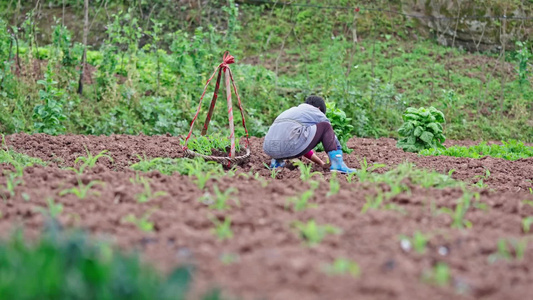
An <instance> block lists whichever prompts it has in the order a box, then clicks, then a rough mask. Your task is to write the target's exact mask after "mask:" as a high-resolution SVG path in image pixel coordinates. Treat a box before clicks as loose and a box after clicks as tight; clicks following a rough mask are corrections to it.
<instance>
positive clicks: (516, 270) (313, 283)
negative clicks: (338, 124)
mask: <svg viewBox="0 0 533 300" xmlns="http://www.w3.org/2000/svg"><path fill="white" fill-rule="evenodd" d="M251 142H252V157H251V158H250V160H249V161H248V162H246V163H245V164H244V165H242V166H240V167H238V168H237V171H236V175H235V176H222V177H218V178H214V179H211V180H209V181H208V182H207V185H206V188H205V189H203V190H201V189H199V188H198V187H197V185H196V184H195V183H194V182H193V181H192V180H191V178H190V177H188V176H184V175H179V174H178V173H174V174H173V175H171V176H167V175H163V174H161V173H159V172H158V171H151V172H148V173H140V174H139V176H143V177H145V178H148V179H149V186H150V188H151V191H152V192H154V193H155V192H157V191H162V192H164V195H161V196H157V197H152V199H149V200H148V201H145V202H142V203H141V202H139V194H141V193H142V192H143V191H144V190H145V188H144V187H143V185H140V184H136V183H135V180H130V179H134V178H135V177H136V176H137V175H136V174H137V173H136V172H135V171H133V170H131V169H130V168H129V166H130V165H131V164H133V163H135V162H137V161H138V160H139V156H140V157H143V156H144V157H147V158H155V157H171V158H179V157H182V155H183V153H182V151H181V149H180V146H179V139H178V138H177V137H167V136H151V137H149V136H142V135H141V136H123V135H116V136H110V137H105V136H101V137H97V136H77V135H66V136H57V137H52V136H47V135H27V134H15V135H10V136H6V143H7V145H8V146H10V147H12V148H13V149H15V150H16V151H19V152H22V153H25V154H27V155H30V156H33V157H38V158H41V159H42V160H44V161H47V162H49V164H48V166H46V167H42V166H33V167H27V168H26V169H25V170H24V176H23V183H22V184H21V185H19V186H17V187H16V188H15V195H14V196H13V197H7V199H6V200H4V201H0V211H1V213H2V217H1V218H0V232H1V233H2V235H3V236H8V235H9V234H10V232H12V230H13V229H14V228H16V227H18V226H21V225H23V226H24V228H25V229H26V231H27V234H28V235H30V236H31V235H35V234H37V233H38V232H39V231H40V230H41V229H42V226H43V223H44V221H45V217H44V215H43V214H42V213H41V212H39V210H38V209H36V208H37V207H42V208H44V209H47V207H48V204H47V199H49V198H53V199H54V200H55V203H61V204H62V205H63V206H64V210H63V212H62V213H61V214H60V215H59V216H58V220H59V221H60V222H61V223H62V224H63V225H65V226H67V227H71V226H72V227H81V228H84V229H86V230H88V231H89V232H91V233H93V234H94V235H95V236H97V237H98V238H102V239H108V240H111V241H113V242H114V243H116V244H117V245H118V246H119V247H121V248H122V249H124V250H127V251H138V252H140V253H141V254H142V256H143V257H144V258H145V259H146V260H147V261H149V262H151V263H153V264H154V265H156V266H157V267H158V268H160V269H161V271H162V272H165V271H169V270H170V269H171V268H173V267H175V266H178V265H180V264H193V265H194V266H195V273H194V275H195V280H194V290H193V292H192V297H193V298H194V297H195V296H194V295H196V294H197V293H199V292H202V291H204V290H206V289H208V288H212V287H219V288H221V289H222V291H223V293H224V295H228V296H231V297H236V298H241V299H299V300H305V299H480V298H483V299H507V300H509V299H530V298H531V297H532V296H531V289H532V288H531V287H532V286H533V250H531V249H530V248H533V243H531V242H530V244H531V247H528V248H526V250H525V252H524V253H523V254H522V253H521V251H520V248H519V245H520V244H527V242H528V241H529V237H530V235H529V234H528V233H527V230H524V228H523V227H524V226H523V224H522V220H523V219H524V218H527V217H529V216H533V206H531V205H530V204H529V203H533V202H528V201H533V195H532V194H530V192H529V188H532V187H533V184H532V180H533V158H529V159H521V160H517V161H506V160H503V159H495V158H490V157H485V158H483V159H479V160H476V159H469V158H454V157H444V156H440V157H422V156H418V155H416V154H411V153H404V152H403V151H402V150H399V149H397V148H395V141H394V140H392V139H377V140H374V139H359V138H354V139H352V140H350V141H349V143H348V146H349V147H350V148H352V149H354V151H353V152H352V153H351V154H349V155H346V156H345V161H346V162H347V164H348V165H349V166H352V167H357V168H359V166H360V164H361V163H362V161H363V158H366V161H367V162H368V165H369V166H371V165H373V164H378V163H379V164H385V165H386V167H384V168H380V169H377V170H376V171H375V172H376V173H379V174H384V173H385V172H387V171H388V170H393V169H394V168H395V167H396V166H397V165H398V164H400V163H402V162H405V161H408V162H411V163H414V164H415V165H416V168H420V169H426V170H435V171H437V172H439V173H442V174H449V172H450V170H453V172H451V177H453V178H454V179H456V180H458V181H464V182H466V185H467V186H468V192H465V191H464V190H463V188H461V187H446V188H437V187H436V185H432V184H429V185H427V186H426V187H424V186H423V185H424V184H420V181H422V182H423V180H424V179H423V178H422V179H420V178H418V179H417V180H418V181H417V182H414V181H413V180H411V179H410V177H409V176H407V177H406V179H405V180H403V181H402V182H401V190H400V192H397V193H393V194H390V192H392V189H393V188H394V187H392V186H390V184H388V183H386V182H379V181H375V180H374V181H366V182H361V181H360V180H358V178H357V177H354V178H353V180H351V182H349V181H350V180H348V179H347V178H346V177H345V176H339V178H338V179H337V180H338V182H339V184H340V189H339V191H338V193H336V194H334V195H328V193H330V183H329V182H328V181H331V180H332V179H331V174H329V172H326V171H323V170H317V169H316V168H315V169H313V171H321V173H323V174H324V176H323V178H321V176H314V177H313V178H312V180H309V181H305V182H304V181H302V179H300V174H301V173H300V170H299V169H288V168H285V169H283V170H282V171H281V172H280V173H279V174H277V176H276V178H275V179H274V178H271V173H270V171H269V170H267V169H265V167H264V166H263V163H265V162H268V161H269V159H268V157H267V156H266V155H265V154H264V153H263V152H262V150H261V149H262V139H257V138H252V139H251ZM452 143H453V142H452ZM458 143H461V144H465V143H466V144H468V143H471V142H458ZM448 145H451V143H449V144H448ZM85 147H87V149H88V150H89V151H90V152H91V153H93V154H97V153H99V152H100V151H102V150H108V151H109V152H108V153H107V154H109V155H110V156H111V157H112V158H113V161H110V160H108V159H107V158H101V159H100V160H98V162H97V164H96V166H95V167H94V168H92V169H88V170H86V171H85V172H84V173H83V174H82V175H79V176H78V175H76V174H75V173H74V172H73V171H72V170H68V169H67V167H73V166H75V160H76V158H77V157H79V156H82V155H86V152H85ZM320 155H321V156H322V157H323V158H325V156H324V154H323V153H320ZM11 168H12V167H11V166H8V165H7V164H0V169H2V170H9V169H11ZM487 169H488V170H490V176H487V172H486V170H487ZM3 173H4V172H0V185H4V184H5V183H6V176H5V175H3ZM255 173H258V174H259V175H257V176H255V175H254V174H255ZM239 174H246V175H239ZM480 179H482V180H483V182H482V184H480V183H479V181H480ZM333 180H335V179H333ZM95 181H100V182H102V183H99V184H95V185H94V186H93V187H92V188H91V189H90V190H89V192H88V193H87V196H86V197H85V198H84V199H79V197H77V196H76V195H74V194H65V195H63V193H61V191H64V190H67V189H69V188H73V187H79V185H80V182H81V184H82V185H87V184H89V183H90V182H95ZM311 181H316V182H318V187H316V188H314V186H313V185H314V183H312V182H311ZM474 183H478V186H479V187H481V188H479V187H473V184H474ZM215 185H216V186H217V187H218V188H219V189H220V190H221V191H225V190H227V189H229V188H230V187H233V188H234V189H235V193H233V194H231V196H230V197H231V198H230V200H229V202H228V205H229V209H227V210H225V211H218V210H214V209H212V208H210V206H209V205H207V204H206V202H205V201H204V200H205V195H206V193H211V194H213V189H214V186H215ZM309 190H312V195H311V196H310V199H309V203H310V204H313V205H314V206H313V207H310V208H307V209H305V210H300V211H295V210H294V209H293V207H292V205H287V204H288V202H287V200H288V199H289V198H290V197H294V196H299V195H302V194H303V193H304V192H306V191H309ZM387 193H389V194H390V195H393V196H391V197H388V198H387V197H386V198H385V199H384V205H381V206H379V207H377V209H367V208H368V207H366V206H365V205H366V204H367V203H368V201H369V199H377V198H378V197H380V195H381V196H383V195H384V194H387ZM211 194H209V195H211ZM465 195H466V196H465ZM465 197H471V203H470V204H469V205H468V207H467V209H466V210H465V213H464V216H463V218H462V219H461V220H462V221H464V223H461V226H455V227H453V226H452V225H453V224H454V219H453V218H452V216H453V214H452V215H450V214H447V213H445V211H446V209H443V208H449V209H450V210H451V211H454V212H457V209H456V208H457V206H458V203H462V204H461V205H464V202H461V201H462V200H461V199H463V200H464V199H465ZM202 199H204V200H202ZM233 199H238V205H237V204H236V202H233V201H232V200H233ZM363 211H364V212H363ZM146 213H151V214H149V215H147V220H149V221H150V222H151V223H153V230H152V231H142V230H140V229H139V228H138V227H137V226H135V225H134V224H132V223H130V222H125V221H124V218H125V217H126V216H127V215H130V214H133V215H135V216H137V217H139V218H140V217H142V216H143V215H145V214H146ZM225 217H229V218H230V219H231V230H232V232H233V237H232V238H230V239H225V240H220V239H218V238H217V236H216V235H215V234H214V233H213V228H214V227H215V225H214V223H213V219H218V220H220V221H223V220H224V218H225ZM310 220H315V221H316V223H317V224H320V225H323V224H329V225H333V226H335V227H337V228H339V229H340V230H341V232H340V233H339V234H330V235H326V236H325V238H324V239H323V240H322V241H321V242H320V243H318V244H316V245H314V246H309V245H307V244H306V243H304V240H303V239H302V236H301V234H299V233H298V231H297V229H296V227H295V226H294V222H295V221H300V222H304V223H305V222H307V221H310ZM455 224H456V225H457V223H455ZM457 227H463V228H457ZM417 231H418V232H420V233H422V234H424V235H425V236H427V239H428V242H427V245H426V247H425V251H424V252H423V253H419V252H417V251H415V249H414V246H415V245H414V242H411V243H408V242H406V239H405V238H404V239H403V242H402V238H401V236H402V235H404V236H408V237H413V234H414V233H415V232H417ZM499 241H500V242H501V241H505V243H506V245H507V250H508V251H507V253H504V252H502V251H498V243H499ZM338 258H344V259H347V260H350V261H352V262H356V263H357V264H358V266H359V270H360V272H359V274H358V275H357V274H356V273H357V272H354V273H353V274H349V272H348V273H347V274H338V275H335V274H331V272H328V271H327V270H328V268H327V266H328V265H331V264H332V263H333V262H334V261H335V260H336V259H338ZM438 263H442V264H446V265H447V266H448V270H449V280H446V281H445V282H444V283H443V284H442V285H439V284H437V281H436V280H435V279H434V276H432V275H431V274H433V273H432V270H435V266H436V265H437V264H438Z"/></svg>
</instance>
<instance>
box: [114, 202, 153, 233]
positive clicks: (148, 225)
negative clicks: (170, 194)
mask: <svg viewBox="0 0 533 300" xmlns="http://www.w3.org/2000/svg"><path fill="white" fill-rule="evenodd" d="M156 210H157V209H155V208H152V209H150V210H148V211H147V212H146V213H144V214H143V215H142V216H141V217H140V218H138V217H136V216H135V215H134V214H129V215H127V216H125V217H124V218H122V222H124V223H133V224H135V226H137V228H139V229H140V230H141V231H146V232H151V231H153V230H154V223H153V222H150V221H149V218H150V216H151V215H152V214H153V213H154V212H155V211H156Z"/></svg>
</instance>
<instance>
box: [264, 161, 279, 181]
mask: <svg viewBox="0 0 533 300" xmlns="http://www.w3.org/2000/svg"><path fill="white" fill-rule="evenodd" d="M263 166H265V167H266V168H267V169H269V170H270V178H272V179H276V177H277V176H278V173H279V172H281V168H272V169H271V168H270V166H269V165H268V164H266V163H263Z"/></svg>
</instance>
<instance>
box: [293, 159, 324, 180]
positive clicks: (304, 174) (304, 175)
mask: <svg viewBox="0 0 533 300" xmlns="http://www.w3.org/2000/svg"><path fill="white" fill-rule="evenodd" d="M294 165H296V166H297V167H298V169H300V179H302V180H303V181H308V180H309V179H311V177H313V176H322V173H320V172H311V169H312V168H313V165H311V164H306V163H304V162H303V161H301V160H299V161H296V162H294Z"/></svg>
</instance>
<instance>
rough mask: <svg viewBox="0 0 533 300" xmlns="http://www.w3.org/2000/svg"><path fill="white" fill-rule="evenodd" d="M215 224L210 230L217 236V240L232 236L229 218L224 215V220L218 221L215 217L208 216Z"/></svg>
mask: <svg viewBox="0 0 533 300" xmlns="http://www.w3.org/2000/svg"><path fill="white" fill-rule="evenodd" d="M209 219H210V220H211V222H213V224H214V225H215V228H214V229H213V230H212V232H213V233H214V234H215V235H216V236H217V237H218V239H219V240H226V239H231V238H232V237H233V231H231V219H230V217H225V218H224V222H221V221H219V220H218V219H217V218H216V217H210V218H209Z"/></svg>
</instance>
